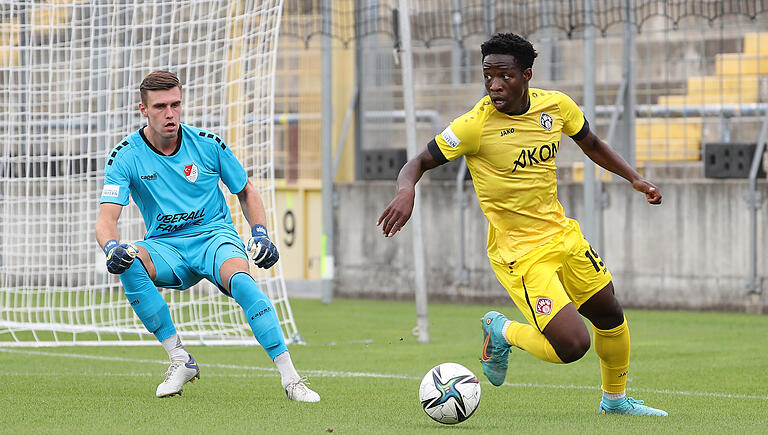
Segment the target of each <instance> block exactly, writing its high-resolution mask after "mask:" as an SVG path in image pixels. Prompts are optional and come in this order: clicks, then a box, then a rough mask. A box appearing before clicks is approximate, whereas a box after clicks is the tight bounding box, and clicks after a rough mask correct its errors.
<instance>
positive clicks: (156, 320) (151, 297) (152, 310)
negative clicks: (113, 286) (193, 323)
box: [120, 259, 176, 342]
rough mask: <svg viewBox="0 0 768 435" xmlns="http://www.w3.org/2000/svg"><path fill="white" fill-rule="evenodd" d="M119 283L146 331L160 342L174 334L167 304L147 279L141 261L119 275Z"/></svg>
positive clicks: (137, 260) (137, 261) (147, 276)
mask: <svg viewBox="0 0 768 435" xmlns="http://www.w3.org/2000/svg"><path fill="white" fill-rule="evenodd" d="M120 281H122V283H123V288H124V289H125V297H126V298H128V302H129V303H130V304H131V308H133V311H134V312H135V313H136V315H137V316H139V319H141V323H143V324H144V326H145V327H146V328H147V331H149V332H151V333H153V334H155V337H157V340H158V341H160V342H162V341H163V340H165V339H167V338H168V337H170V336H172V335H173V334H175V333H176V327H175V326H173V321H172V320H171V313H170V311H168V304H166V303H165V299H163V297H162V296H161V295H160V292H159V291H157V287H155V284H154V283H153V282H152V280H151V279H149V274H148V273H147V269H145V268H144V264H143V263H142V262H141V260H139V259H136V261H134V262H133V263H132V264H131V267H129V268H128V269H127V270H126V271H125V272H123V273H121V274H120Z"/></svg>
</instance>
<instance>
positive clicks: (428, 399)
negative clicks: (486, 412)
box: [419, 362, 480, 424]
mask: <svg viewBox="0 0 768 435" xmlns="http://www.w3.org/2000/svg"><path fill="white" fill-rule="evenodd" d="M419 400H421V406H422V407H424V412H426V413H427V415H428V416H430V417H432V419H433V420H435V421H437V422H439V423H443V424H456V423H461V422H462V421H464V420H466V419H468V418H469V417H470V416H471V415H472V413H473V412H475V409H477V405H478V404H479V403H480V382H478V380H477V377H476V376H475V375H474V373H472V372H471V371H469V369H468V368H466V367H464V366H463V365H461V364H456V363H450V362H448V363H443V364H440V365H438V366H436V367H434V368H432V370H430V371H428V372H427V374H426V375H424V379H422V380H421V386H420V387H419Z"/></svg>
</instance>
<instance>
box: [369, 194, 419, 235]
mask: <svg viewBox="0 0 768 435" xmlns="http://www.w3.org/2000/svg"><path fill="white" fill-rule="evenodd" d="M415 196H416V192H415V191H414V190H413V189H401V190H399V191H398V192H397V195H396V196H395V199H393V200H392V202H390V203H389V205H388V206H387V208H386V209H384V212H383V213H382V214H381V216H379V220H378V221H377V222H376V226H379V225H381V231H382V232H383V233H384V237H392V236H394V235H395V233H397V232H398V231H400V230H401V229H403V225H405V223H406V222H408V219H410V218H411V213H413V201H414V198H415Z"/></svg>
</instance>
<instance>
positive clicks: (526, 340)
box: [504, 322, 563, 364]
mask: <svg viewBox="0 0 768 435" xmlns="http://www.w3.org/2000/svg"><path fill="white" fill-rule="evenodd" d="M504 337H506V339H507V341H508V342H509V344H511V345H512V346H515V347H519V348H520V349H523V350H525V351H526V352H528V353H530V354H531V355H533V356H535V357H536V358H538V359H540V360H544V361H548V362H551V363H558V364H562V363H563V361H562V360H561V359H560V357H558V356H557V353H556V352H555V349H554V348H553V347H552V345H551V344H550V343H549V340H547V337H545V336H544V334H542V333H541V332H539V331H538V330H536V328H534V327H533V326H531V325H529V324H527V323H519V322H509V323H508V324H507V325H505V330H504Z"/></svg>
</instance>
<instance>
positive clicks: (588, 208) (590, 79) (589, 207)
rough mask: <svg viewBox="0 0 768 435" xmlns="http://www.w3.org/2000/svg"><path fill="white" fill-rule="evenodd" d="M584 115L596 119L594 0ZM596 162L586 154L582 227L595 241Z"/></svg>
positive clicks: (587, 2)
mask: <svg viewBox="0 0 768 435" xmlns="http://www.w3.org/2000/svg"><path fill="white" fill-rule="evenodd" d="M584 24H585V27H584V117H585V118H586V119H587V120H588V121H590V122H592V123H593V126H592V128H594V127H595V126H596V125H597V122H596V120H595V64H594V61H595V20H594V5H593V3H592V0H584ZM595 190H596V189H595V163H594V162H593V161H592V159H590V158H589V157H588V156H586V155H585V156H584V218H583V219H582V223H581V229H582V231H583V232H584V236H585V237H586V239H587V240H589V241H591V242H592V243H594V241H595V233H596V232H595V207H596V206H597V202H595Z"/></svg>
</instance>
